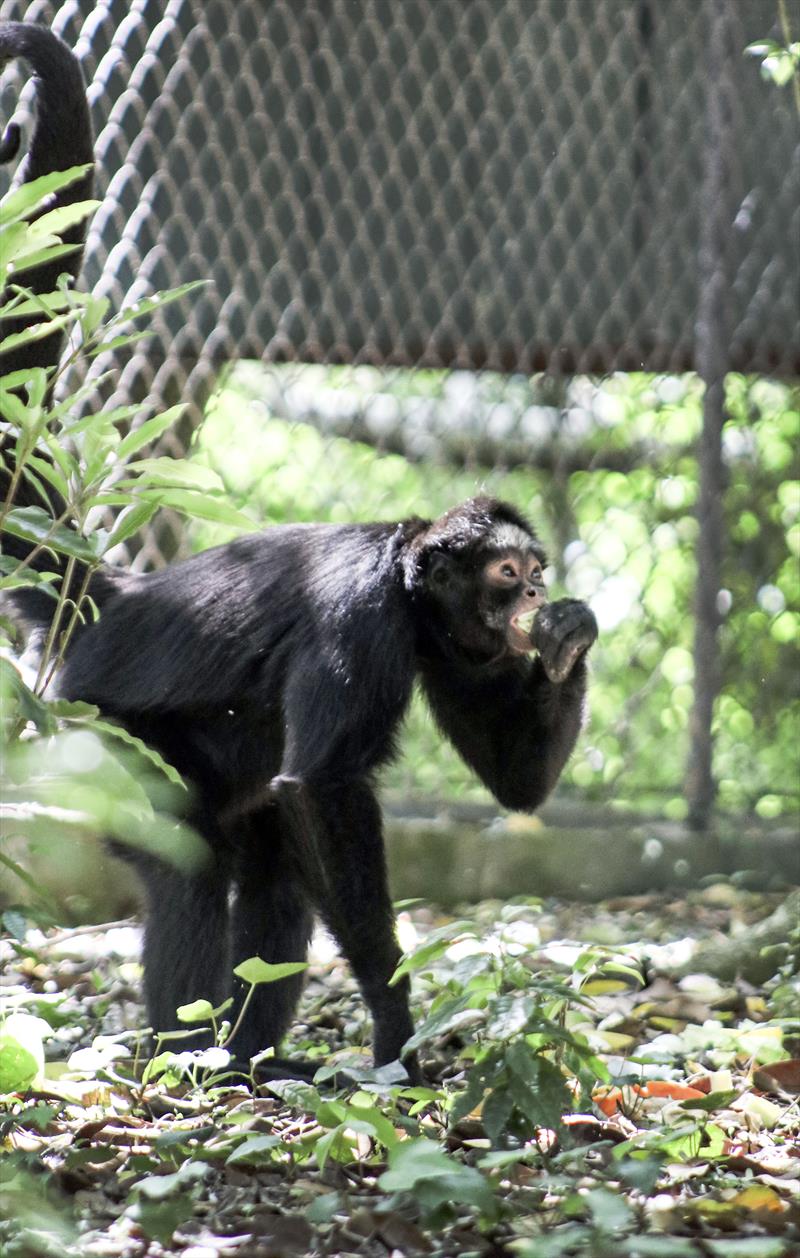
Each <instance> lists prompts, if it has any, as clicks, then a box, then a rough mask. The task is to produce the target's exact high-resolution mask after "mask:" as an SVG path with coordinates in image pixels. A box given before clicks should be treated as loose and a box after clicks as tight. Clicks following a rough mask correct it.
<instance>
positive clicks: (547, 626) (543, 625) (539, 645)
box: [531, 598, 597, 683]
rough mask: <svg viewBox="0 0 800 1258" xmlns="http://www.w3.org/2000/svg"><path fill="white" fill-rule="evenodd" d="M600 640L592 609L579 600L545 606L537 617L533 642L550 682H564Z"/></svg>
mask: <svg viewBox="0 0 800 1258" xmlns="http://www.w3.org/2000/svg"><path fill="white" fill-rule="evenodd" d="M596 638H597V621H596V620H595V618H594V613H593V612H592V610H591V608H589V607H587V605H586V603H582V602H581V600H580V599H578V598H562V599H559V600H558V602H556V603H546V604H545V606H544V607H543V608H542V609H541V610H540V611H539V612H538V613H537V615H536V619H535V620H534V622H533V628H532V630H531V641H532V642H533V645H534V646H535V648H536V650H537V651H538V652H539V656H540V658H541V661H542V667H543V668H544V671H545V673H546V674H547V677H548V678H549V680H550V681H552V682H555V683H558V682H562V681H565V680H566V678H567V677H569V675H570V673H571V672H572V669H573V667H574V666H575V663H576V661H577V660H579V659H580V657H581V656H582V655H584V654H585V652H586V651H588V650H589V647H590V646H591V645H592V643H593V642H594V641H595V639H596Z"/></svg>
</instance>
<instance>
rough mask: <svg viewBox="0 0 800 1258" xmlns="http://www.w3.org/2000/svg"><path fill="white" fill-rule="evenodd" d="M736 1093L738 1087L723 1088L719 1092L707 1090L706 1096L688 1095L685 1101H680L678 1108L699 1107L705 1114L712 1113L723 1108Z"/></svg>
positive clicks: (737, 1092)
mask: <svg viewBox="0 0 800 1258" xmlns="http://www.w3.org/2000/svg"><path fill="white" fill-rule="evenodd" d="M738 1095H739V1089H738V1088H725V1089H722V1090H721V1091H719V1092H709V1093H708V1094H707V1095H706V1096H696V1097H695V1096H692V1097H689V1099H688V1100H687V1101H681V1102H680V1103H679V1106H678V1108H679V1109H690V1110H691V1109H699V1110H703V1111H704V1112H705V1113H706V1114H713V1113H714V1111H715V1110H718V1109H725V1108H726V1106H728V1105H730V1103H731V1101H735V1100H736V1098H737V1096H738Z"/></svg>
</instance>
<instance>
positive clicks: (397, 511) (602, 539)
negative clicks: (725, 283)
mask: <svg viewBox="0 0 800 1258" xmlns="http://www.w3.org/2000/svg"><path fill="white" fill-rule="evenodd" d="M306 370H308V369H304V368H300V369H298V368H297V367H286V368H271V369H270V372H271V375H270V377H269V379H270V380H271V379H272V378H273V377H276V378H277V380H278V384H279V386H280V391H281V393H282V395H283V396H285V397H286V398H287V399H288V401H287V409H288V408H289V404H290V402H291V398H292V388H293V385H294V383H295V382H297V381H300V382H301V383H302V382H303V381H304V380H305V378H306V377H305V374H304V373H305V371H306ZM310 370H311V371H312V374H313V384H314V386H315V387H317V388H318V389H320V390H322V391H323V392H324V396H325V401H326V404H327V406H328V409H329V410H331V411H332V412H334V413H337V412H336V402H337V397H338V394H339V392H340V391H341V389H340V386H342V387H343V386H344V385H345V384H346V385H347V386H348V396H349V394H350V393H352V392H354V391H355V392H356V393H358V390H359V389H360V390H362V392H363V394H364V397H365V398H368V397H372V398H375V397H377V398H379V399H381V400H382V404H383V405H385V406H386V407H387V408H388V406H389V405H390V404H391V405H394V406H399V405H402V406H403V407H405V408H406V409H405V410H404V411H403V412H402V413H403V414H407V415H408V417H409V419H408V422H409V423H411V422H412V420H413V417H414V414H415V412H414V406H413V404H414V402H415V400H416V401H417V402H419V403H422V402H428V401H429V400H430V399H431V398H432V397H434V396H436V395H437V391H438V394H442V393H443V391H444V389H445V388H446V381H447V377H446V376H445V375H444V373H436V372H423V373H417V372H413V373H412V372H396V371H394V372H385V373H381V372H377V371H375V370H374V369H372V368H370V369H364V375H363V377H362V375H361V374H360V373H361V369H350V370H349V371H348V370H347V369H344V368H336V369H331V371H330V372H328V373H325V372H323V371H321V370H320V369H318V368H315V369H310ZM267 379H268V377H267V376H266V375H265V374H264V369H262V368H260V367H258V366H257V365H256V364H242V365H241V366H240V368H238V369H237V370H236V371H235V372H233V373H232V375H231V376H230V378H229V379H228V381H227V383H226V384H225V386H224V387H223V389H222V391H221V392H220V393H219V394H218V395H217V397H216V398H215V399H214V401H213V403H212V406H211V407H210V409H209V413H208V415H207V418H206V422H205V425H204V427H203V429H202V431H201V433H200V435H199V439H198V444H197V451H196V455H195V459H196V461H197V462H198V463H200V464H201V465H202V466H204V467H210V468H212V469H213V470H214V471H216V472H217V473H218V474H219V476H220V478H221V480H222V481H223V483H224V484H225V485H226V487H227V490H228V492H229V493H230V495H231V498H232V500H233V501H235V502H237V503H238V504H239V505H240V506H242V507H246V508H248V509H250V510H251V511H252V514H253V515H255V516H257V517H258V518H260V519H261V520H262V521H263V522H264V523H282V522H287V521H291V520H331V521H340V520H348V519H355V520H368V519H374V518H389V519H391V518H400V517H402V516H404V515H409V514H413V513H417V514H422V515H435V514H436V513H438V512H439V511H441V510H444V509H445V508H446V507H448V506H451V505H452V504H453V503H454V502H457V501H459V500H461V499H463V498H465V497H468V496H470V495H472V494H474V493H476V492H483V491H488V492H492V493H497V494H499V495H501V496H504V497H507V498H509V499H510V500H512V501H514V502H516V503H517V504H518V505H519V506H521V507H522V508H523V509H524V510H526V511H527V512H529V514H530V515H531V517H532V518H533V520H534V521H535V522H536V523H537V526H538V529H539V531H540V533H541V535H542V537H543V540H544V541H545V543H546V545H548V547H549V549H550V550H551V552H552V553H553V559H554V570H555V577H556V582H555V586H554V590H553V593H554V595H556V596H557V595H560V594H561V593H564V592H566V593H568V594H571V595H573V596H576V597H581V598H587V599H589V600H590V601H591V603H592V605H593V607H594V610H595V612H596V613H597V615H598V619H599V622H600V641H599V642H598V644H597V647H596V648H595V650H594V651H593V653H592V656H593V659H592V671H593V677H592V686H591V720H590V724H589V727H588V729H587V731H586V733H585V734H584V735H583V737H582V740H581V742H580V744H579V747H578V749H577V751H576V753H575V755H574V756H573V758H572V760H571V763H570V765H569V767H568V769H567V772H566V773H565V775H564V784H565V788H566V789H569V788H570V787H571V788H572V789H574V790H576V791H579V792H580V793H581V795H583V796H584V797H586V796H588V797H590V798H597V799H605V798H613V799H616V800H620V801H623V802H629V803H630V804H632V805H634V806H639V807H650V806H653V807H657V808H658V809H659V810H661V811H666V812H667V813H668V814H669V815H673V816H676V817H679V816H681V815H682V813H683V800H682V798H681V783H682V780H683V775H684V771H685V765H686V757H687V753H688V724H689V713H690V709H691V704H692V696H693V662H692V655H691V650H692V640H693V615H692V598H693V588H694V577H695V564H694V545H695V541H696V533H697V526H696V521H695V518H694V515H693V510H694V505H695V501H696V497H697V473H696V465H695V457H694V442H695V440H696V438H697V436H698V434H699V432H700V420H701V400H702V392H701V388H700V385H699V383H698V381H697V380H696V379H694V378H693V377H688V376H682V377H662V378H657V377H651V376H641V375H639V376H637V375H632V376H624V377H623V376H619V377H612V378H610V379H608V380H605V381H602V382H600V383H595V382H592V381H588V380H576V381H574V382H573V384H572V385H571V386H570V390H569V392H568V394H567V397H566V411H565V417H566V418H565V425H566V428H567V432H568V431H569V425H570V423H571V422H572V420H573V417H574V423H575V425H576V426H577V425H580V432H581V434H582V435H581V443H580V444H579V445H578V446H575V444H574V442H573V444H572V446H569V445H568V446H567V448H569V449H571V450H572V451H573V453H574V452H575V450H577V451H578V452H579V453H580V454H581V458H582V459H583V460H584V462H585V468H584V469H580V468H578V469H577V470H575V471H573V472H572V473H571V474H570V475H569V477H568V478H567V481H566V484H561V482H559V481H558V480H557V479H556V478H554V476H553V475H552V474H551V473H544V472H538V471H536V470H534V469H530V470H528V469H525V468H518V469H517V470H514V471H510V472H505V471H503V469H502V468H500V467H495V468H493V469H482V470H481V472H480V473H479V474H476V472H475V471H474V470H473V469H472V468H464V469H462V470H458V469H454V468H453V467H452V466H451V465H449V464H448V462H447V458H446V451H445V450H444V448H442V450H441V451H440V454H441V457H439V458H437V447H436V445H435V441H434V440H433V438H431V443H430V445H431V448H430V449H429V451H428V453H427V454H426V457H425V459H424V460H423V461H422V462H419V463H412V462H409V461H408V460H406V459H405V458H402V457H401V456H400V455H397V454H380V453H378V452H377V451H376V450H375V449H374V448H372V447H370V446H366V445H363V444H360V443H358V442H351V441H348V440H345V439H344V438H334V437H330V436H326V435H322V434H321V433H320V432H319V431H317V430H316V429H315V428H313V427H311V426H310V425H309V424H305V423H291V422H289V421H287V420H286V419H285V418H283V417H279V416H278V415H277V414H273V413H271V412H270V411H269V409H268V408H267V407H266V406H265V405H264V403H263V402H261V401H260V400H259V389H260V390H261V392H262V393H263V392H265V391H266V382H267ZM362 381H363V383H362ZM481 381H482V383H481V385H480V388H481V390H482V391H481V392H480V394H479V397H480V399H481V400H482V401H488V400H491V401H493V402H494V403H496V404H497V405H498V406H502V407H504V408H506V409H509V408H512V409H513V408H514V407H517V408H518V413H519V416H520V419H519V422H520V423H522V417H523V416H524V415H525V413H526V411H525V408H526V407H530V405H531V398H532V397H533V398H534V399H535V397H536V396H537V390H539V391H541V390H543V389H545V384H544V383H543V382H542V383H537V382H536V381H521V380H520V379H518V378H514V379H511V380H508V381H504V380H503V379H502V378H500V377H492V376H486V377H482V378H481ZM309 387H310V386H309ZM275 391H276V390H275V388H272V390H271V392H272V393H274V392H275ZM728 410H729V420H728V423H727V424H726V427H725V431H724V446H725V458H726V464H727V469H728V475H729V489H728V493H727V496H726V502H725V511H726V518H727V525H728V529H729V535H730V537H731V545H730V548H729V551H728V553H727V554H726V556H725V560H724V589H723V590H722V591H721V594H720V608H721V610H722V613H723V623H722V628H721V649H722V655H723V687H722V694H721V697H720V700H719V703H718V705H717V713H716V726H715V732H716V761H715V769H716V774H717V777H718V779H719V783H720V801H721V804H722V807H723V808H724V809H726V810H730V811H732V812H733V811H736V812H739V811H745V810H751V809H752V810H755V811H756V812H757V813H759V814H760V815H762V816H765V817H774V816H779V815H781V814H783V813H786V812H788V811H793V810H796V809H797V807H798V804H799V803H800V791H799V790H798V780H797V773H796V756H795V749H796V747H797V745H798V744H800V706H799V705H798V689H797V670H796V667H795V662H794V641H795V640H796V634H797V629H798V627H799V626H800V561H799V559H798V557H799V556H800V441H798V437H799V436H800V390H798V389H797V388H789V387H787V386H785V385H782V384H777V383H775V382H773V381H769V380H749V379H745V378H744V377H741V376H731V377H729V380H728ZM284 414H285V412H284ZM343 426H344V423H343ZM559 439H560V440H563V441H567V437H566V436H565V437H563V438H559ZM529 448H532V447H529ZM614 451H618V452H620V453H622V454H625V455H628V454H630V452H634V451H637V452H638V454H637V455H636V458H635V459H633V462H632V465H631V467H630V469H629V470H628V471H627V472H625V473H622V472H619V471H616V470H608V469H607V468H604V467H603V460H604V458H605V459H608V455H609V453H611V452H614ZM637 460H638V461H637ZM576 461H577V462H579V461H580V460H579V459H576ZM228 536H230V533H229V532H228V531H227V530H224V529H219V528H213V527H211V526H210V525H206V524H200V525H196V526H193V540H194V544H195V545H196V546H197V547H198V548H201V547H204V546H206V545H209V544H213V543H214V542H219V541H222V540H225V539H226V537H228ZM558 547H560V548H561V550H562V552H563V553H561V554H559V553H558V549H557V548H558ZM404 752H405V755H404V759H403V762H402V763H400V764H397V765H395V766H392V767H391V768H390V769H389V771H388V772H387V774H386V777H385V782H386V785H387V786H388V787H389V788H391V789H394V790H396V791H398V792H403V793H404V794H406V795H407V794H408V792H409V791H419V792H422V793H425V792H427V793H430V794H434V795H441V794H452V795H454V796H457V797H458V798H461V799H463V798H465V797H466V798H475V799H485V798H486V796H485V793H484V792H483V791H482V788H480V787H479V786H478V785H477V784H476V783H475V780H474V778H473V777H472V775H471V774H470V773H469V771H468V770H466V769H465V768H464V766H463V765H462V764H461V762H460V761H459V759H458V757H457V756H456V754H455V752H453V751H452V749H451V748H449V747H448V746H446V745H444V744H443V742H442V740H441V738H440V737H439V735H438V733H437V731H436V729H435V728H434V725H433V722H432V720H431V719H430V717H429V715H428V714H427V712H426V710H425V708H424V706H423V704H422V703H421V702H416V703H415V704H414V705H413V706H412V710H411V713H410V716H409V720H408V727H407V734H406V737H405V739H404Z"/></svg>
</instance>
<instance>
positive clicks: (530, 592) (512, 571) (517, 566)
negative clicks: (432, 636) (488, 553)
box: [480, 550, 547, 655]
mask: <svg viewBox="0 0 800 1258" xmlns="http://www.w3.org/2000/svg"><path fill="white" fill-rule="evenodd" d="M480 580H481V585H482V586H483V590H484V599H483V601H484V604H485V606H486V611H485V615H484V618H485V620H486V623H487V625H489V626H490V627H491V628H493V629H495V630H496V631H497V632H498V633H500V634H502V635H503V637H504V639H505V644H506V647H507V649H508V651H509V652H510V653H511V654H512V655H523V654H525V653H526V652H528V651H532V650H533V643H532V641H531V629H532V628H533V621H534V618H535V616H536V613H537V611H538V610H539V608H540V607H543V606H544V604H545V603H546V602H547V590H546V589H545V584H544V569H543V567H542V561H541V559H540V558H539V556H538V555H537V554H535V553H533V552H532V551H522V550H508V551H506V552H505V553H504V554H502V555H499V556H498V557H497V558H494V559H490V560H489V561H488V562H487V563H486V564H484V567H483V570H482V572H481V577H480Z"/></svg>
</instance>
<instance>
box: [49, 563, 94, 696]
mask: <svg viewBox="0 0 800 1258" xmlns="http://www.w3.org/2000/svg"><path fill="white" fill-rule="evenodd" d="M95 571H96V568H87V569H86V572H85V573H84V576H83V580H82V581H81V588H80V590H79V591H78V596H77V598H76V599H73V600H70V601H71V602H72V615H71V616H70V618H69V623H68V625H67V627H66V629H65V630H64V632H63V633H62V635H61V639H60V641H59V644H58V654H57V656H56V658H55V659H54V661H53V664H52V667H51V668H50V671H49V673H48V674H47V680H46V681H45V683H44V685H43V686H42V693H44V691H45V690H46V689H47V687H48V686H49V685H50V682H51V681H52V680H53V677H54V676H55V674H56V673H57V671H58V669H59V668H60V667H61V665H62V664H63V663H64V656H65V654H66V650H67V646H68V645H69V640H70V638H71V637H72V635H73V633H74V632H75V626H76V625H77V623H78V619H79V617H80V615H81V604H82V603H83V600H84V599H85V597H86V592H87V590H88V589H89V582H90V581H91V579H92V576H93V575H94V573H95ZM65 580H66V577H65Z"/></svg>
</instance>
